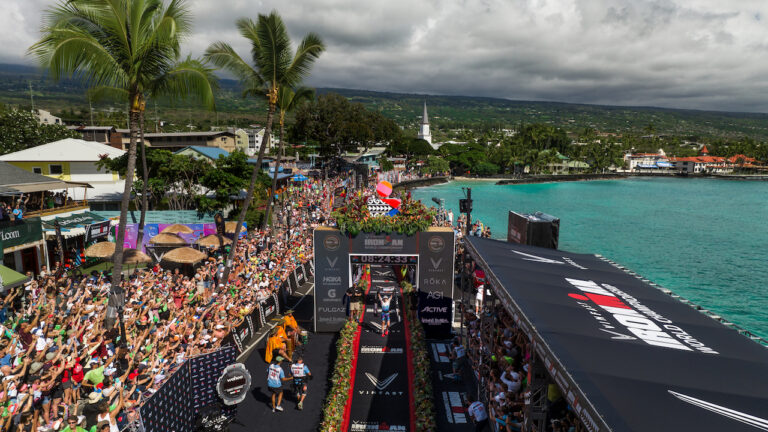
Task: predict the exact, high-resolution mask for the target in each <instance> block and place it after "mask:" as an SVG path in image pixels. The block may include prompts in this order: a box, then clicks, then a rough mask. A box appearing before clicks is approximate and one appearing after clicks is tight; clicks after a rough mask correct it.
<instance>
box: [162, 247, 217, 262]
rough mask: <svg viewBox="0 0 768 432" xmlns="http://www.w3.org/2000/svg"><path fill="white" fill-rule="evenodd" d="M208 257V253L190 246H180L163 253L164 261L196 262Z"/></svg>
mask: <svg viewBox="0 0 768 432" xmlns="http://www.w3.org/2000/svg"><path fill="white" fill-rule="evenodd" d="M206 258H208V255H207V254H205V253H204V252H200V251H199V250H196V249H192V248H190V247H180V248H177V249H174V250H172V251H170V252H168V253H166V254H165V255H163V261H170V262H174V263H179V264H195V263H198V262H200V261H202V260H204V259H206Z"/></svg>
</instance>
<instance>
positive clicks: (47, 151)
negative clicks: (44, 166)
mask: <svg viewBox="0 0 768 432" xmlns="http://www.w3.org/2000/svg"><path fill="white" fill-rule="evenodd" d="M123 154H125V151H124V150H119V149H116V148H114V147H112V146H108V145H106V144H101V143H97V142H93V141H85V140H81V139H76V138H66V139H63V140H59V141H54V142H50V143H48V144H43V145H39V146H36V147H31V148H28V149H26V150H21V151H17V152H13V153H8V154H6V155H2V156H0V161H5V162H47V161H56V162H97V161H99V160H100V159H101V157H102V156H104V155H106V156H108V157H110V158H115V157H120V156H122V155H123Z"/></svg>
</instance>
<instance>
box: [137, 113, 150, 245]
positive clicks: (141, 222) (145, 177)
mask: <svg viewBox="0 0 768 432" xmlns="http://www.w3.org/2000/svg"><path fill="white" fill-rule="evenodd" d="M139 128H140V133H141V168H142V174H143V176H142V182H143V183H142V185H141V218H140V219H139V233H138V235H137V236H136V249H139V250H141V245H142V242H143V241H144V220H145V219H146V217H147V206H148V205H149V199H148V198H147V183H148V182H149V173H148V172H147V150H146V149H145V148H144V147H146V143H145V142H144V110H143V109H142V110H141V120H140V121H139Z"/></svg>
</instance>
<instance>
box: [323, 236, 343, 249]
mask: <svg viewBox="0 0 768 432" xmlns="http://www.w3.org/2000/svg"><path fill="white" fill-rule="evenodd" d="M340 244H341V239H339V236H337V235H335V234H331V235H329V236H327V237H326V238H325V239H324V240H323V246H325V249H326V250H329V251H335V250H336V249H338V248H339V245H340Z"/></svg>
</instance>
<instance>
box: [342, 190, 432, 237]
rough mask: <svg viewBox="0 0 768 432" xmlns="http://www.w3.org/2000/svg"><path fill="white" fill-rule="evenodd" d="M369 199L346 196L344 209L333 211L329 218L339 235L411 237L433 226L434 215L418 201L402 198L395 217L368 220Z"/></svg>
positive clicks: (373, 217) (369, 216) (371, 217)
mask: <svg viewBox="0 0 768 432" xmlns="http://www.w3.org/2000/svg"><path fill="white" fill-rule="evenodd" d="M367 202H368V197H367V196H364V195H362V194H361V195H358V196H348V197H347V205H346V206H344V207H340V208H338V209H336V210H334V211H333V213H332V214H331V216H332V217H333V218H334V219H335V220H336V224H337V225H338V227H339V230H340V231H341V232H342V233H349V234H350V235H352V236H356V235H357V234H358V233H360V232H367V233H376V234H384V233H398V234H405V235H408V236H412V235H414V234H416V233H417V232H419V231H426V229H427V228H429V227H430V225H432V221H433V220H434V217H435V211H434V210H432V209H430V208H427V207H426V206H425V205H424V204H422V203H421V201H417V200H414V199H411V198H410V197H409V196H407V197H404V198H403V199H402V202H401V204H400V207H398V209H397V210H398V213H397V214H396V215H394V216H371V214H370V213H369V212H368V207H367Z"/></svg>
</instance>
